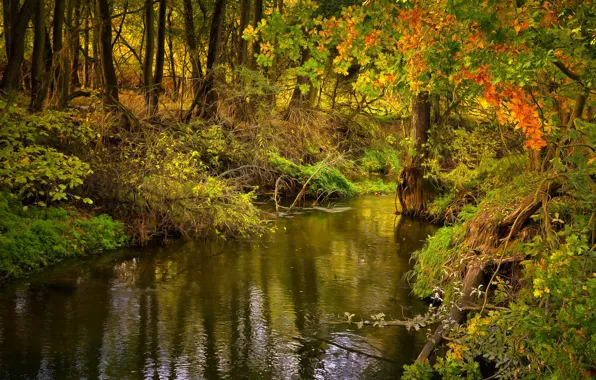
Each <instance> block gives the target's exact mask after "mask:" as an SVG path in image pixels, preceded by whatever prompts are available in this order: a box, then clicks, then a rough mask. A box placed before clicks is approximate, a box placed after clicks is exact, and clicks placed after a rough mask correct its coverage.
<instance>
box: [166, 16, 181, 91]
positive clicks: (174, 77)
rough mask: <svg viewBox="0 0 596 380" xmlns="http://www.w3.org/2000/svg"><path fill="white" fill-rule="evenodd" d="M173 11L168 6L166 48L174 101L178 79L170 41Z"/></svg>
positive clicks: (172, 45)
mask: <svg viewBox="0 0 596 380" xmlns="http://www.w3.org/2000/svg"><path fill="white" fill-rule="evenodd" d="M173 12H174V10H173V9H171V8H170V12H169V13H168V30H169V33H168V50H169V53H170V54H169V58H170V75H171V76H172V83H173V85H174V94H173V95H172V100H173V101H174V102H175V101H176V99H178V92H179V85H180V83H179V81H178V76H177V75H176V61H175V60H174V43H173V41H172V30H173V28H172V13H173Z"/></svg>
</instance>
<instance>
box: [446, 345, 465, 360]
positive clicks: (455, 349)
mask: <svg viewBox="0 0 596 380" xmlns="http://www.w3.org/2000/svg"><path fill="white" fill-rule="evenodd" d="M449 348H450V350H449V353H448V355H449V356H450V357H451V358H452V359H454V360H463V358H464V353H465V352H466V351H468V350H469V349H470V348H469V347H467V346H464V345H463V344H457V343H449Z"/></svg>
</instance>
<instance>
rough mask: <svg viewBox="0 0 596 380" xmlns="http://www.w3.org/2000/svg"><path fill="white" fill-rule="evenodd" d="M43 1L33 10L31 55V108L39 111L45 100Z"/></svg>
mask: <svg viewBox="0 0 596 380" xmlns="http://www.w3.org/2000/svg"><path fill="white" fill-rule="evenodd" d="M45 17H46V15H45V2H44V1H43V0H40V1H39V2H38V5H37V9H36V10H35V17H34V20H35V26H34V37H33V56H32V57H31V106H30V107H31V110H33V111H40V110H41V108H42V106H43V102H44V100H45V97H46V96H45V95H46V94H45V93H46V87H45V84H46V82H47V81H46V78H45V76H46V75H45V61H44V58H45V57H44V56H45V54H44V53H45V48H46V26H45Z"/></svg>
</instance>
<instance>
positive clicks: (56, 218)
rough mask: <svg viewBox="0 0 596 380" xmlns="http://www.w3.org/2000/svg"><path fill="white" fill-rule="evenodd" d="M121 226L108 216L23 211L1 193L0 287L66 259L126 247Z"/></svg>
mask: <svg viewBox="0 0 596 380" xmlns="http://www.w3.org/2000/svg"><path fill="white" fill-rule="evenodd" d="M127 241H128V237H127V236H126V234H125V232H124V225H123V224H122V223H120V222H117V221H114V220H113V219H112V218H111V217H110V216H108V215H105V214H104V215H98V216H87V215H83V214H82V213H81V212H78V211H75V210H66V209H64V208H61V207H39V206H31V207H24V206H23V204H22V203H21V202H20V201H19V200H18V199H16V197H15V196H14V195H10V194H9V193H7V192H0V283H3V282H5V281H7V280H9V279H11V278H16V277H21V276H23V275H25V274H27V273H28V272H30V271H33V270H36V269H39V268H43V267H45V266H48V265H52V264H55V263H57V262H60V261H62V260H64V259H67V258H73V257H81V256H87V255H92V254H97V253H100V252H103V251H106V250H110V249H115V248H118V247H121V246H123V245H125V244H126V243H127Z"/></svg>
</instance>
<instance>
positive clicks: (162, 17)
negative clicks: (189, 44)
mask: <svg viewBox="0 0 596 380" xmlns="http://www.w3.org/2000/svg"><path fill="white" fill-rule="evenodd" d="M165 54H166V0H159V14H158V18H157V52H156V57H155V76H154V77H153V90H152V91H151V110H150V114H151V116H153V115H155V114H156V113H157V109H158V105H159V94H160V93H161V92H162V91H163V89H162V88H161V82H162V81H163V68H164V61H165Z"/></svg>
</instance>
